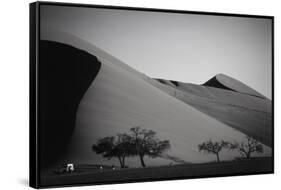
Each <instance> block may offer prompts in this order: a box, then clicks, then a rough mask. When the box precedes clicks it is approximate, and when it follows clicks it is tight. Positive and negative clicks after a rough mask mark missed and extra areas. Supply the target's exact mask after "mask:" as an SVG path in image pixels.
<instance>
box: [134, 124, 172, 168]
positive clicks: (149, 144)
mask: <svg viewBox="0 0 281 190" xmlns="http://www.w3.org/2000/svg"><path fill="white" fill-rule="evenodd" d="M130 131H131V134H130V138H131V140H130V144H131V146H130V148H131V150H130V154H133V155H138V156H139V158H140V161H141V165H142V167H146V165H145V162H144V156H146V155H147V156H149V157H152V158H155V157H158V156H160V155H161V154H162V153H163V152H164V151H166V150H168V149H169V148H170V142H169V141H168V140H164V141H160V140H159V139H157V138H156V137H155V135H156V132H154V131H152V130H146V129H142V128H141V127H132V128H131V129H130Z"/></svg>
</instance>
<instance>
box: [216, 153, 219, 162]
mask: <svg viewBox="0 0 281 190" xmlns="http://www.w3.org/2000/svg"><path fill="white" fill-rule="evenodd" d="M216 156H217V162H220V156H219V153H216Z"/></svg>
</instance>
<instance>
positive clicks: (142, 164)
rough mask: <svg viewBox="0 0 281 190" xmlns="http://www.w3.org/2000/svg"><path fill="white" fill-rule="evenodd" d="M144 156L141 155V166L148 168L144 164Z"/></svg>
mask: <svg viewBox="0 0 281 190" xmlns="http://www.w3.org/2000/svg"><path fill="white" fill-rule="evenodd" d="M143 157H144V156H143V155H140V161H141V166H142V167H146V165H145V163H144V160H143Z"/></svg>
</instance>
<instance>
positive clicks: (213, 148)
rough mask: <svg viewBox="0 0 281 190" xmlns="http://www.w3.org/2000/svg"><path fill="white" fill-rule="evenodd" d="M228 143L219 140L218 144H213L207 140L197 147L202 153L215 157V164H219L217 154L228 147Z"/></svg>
mask: <svg viewBox="0 0 281 190" xmlns="http://www.w3.org/2000/svg"><path fill="white" fill-rule="evenodd" d="M228 144H229V143H228V142H226V141H224V140H221V141H220V142H213V141H212V140H208V141H206V142H203V143H202V144H199V145H198V149H199V151H204V152H207V153H212V154H215V155H216V157H217V162H220V157H219V153H220V151H222V149H223V148H227V147H228Z"/></svg>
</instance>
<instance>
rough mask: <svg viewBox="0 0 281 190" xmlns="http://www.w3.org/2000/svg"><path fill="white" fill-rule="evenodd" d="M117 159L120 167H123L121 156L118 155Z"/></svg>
mask: <svg viewBox="0 0 281 190" xmlns="http://www.w3.org/2000/svg"><path fill="white" fill-rule="evenodd" d="M118 160H119V162H120V167H121V168H124V164H123V162H122V159H121V157H119V156H118Z"/></svg>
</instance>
